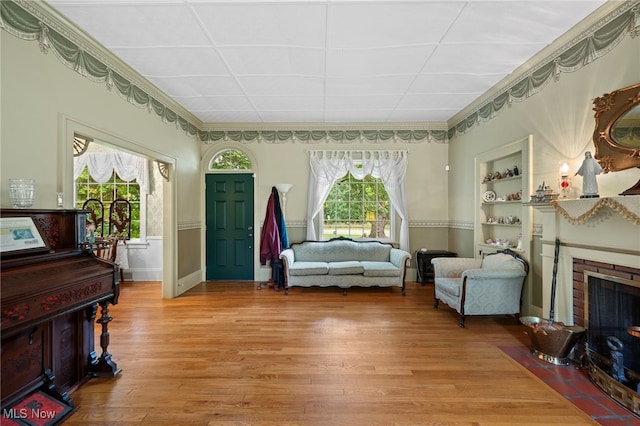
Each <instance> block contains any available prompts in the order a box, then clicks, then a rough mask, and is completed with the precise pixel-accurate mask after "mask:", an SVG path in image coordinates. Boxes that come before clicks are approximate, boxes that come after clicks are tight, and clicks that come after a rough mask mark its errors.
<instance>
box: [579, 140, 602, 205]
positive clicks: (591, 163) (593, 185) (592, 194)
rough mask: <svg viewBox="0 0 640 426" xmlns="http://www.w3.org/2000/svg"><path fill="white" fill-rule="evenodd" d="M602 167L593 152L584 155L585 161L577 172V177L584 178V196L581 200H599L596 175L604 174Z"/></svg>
mask: <svg viewBox="0 0 640 426" xmlns="http://www.w3.org/2000/svg"><path fill="white" fill-rule="evenodd" d="M602 172H603V170H602V167H600V163H598V162H597V161H596V159H595V158H593V157H592V156H591V151H587V152H585V153H584V161H583V162H582V165H581V166H580V168H579V169H578V171H577V172H576V175H580V176H582V195H581V196H580V198H597V197H599V195H598V182H597V181H596V175H599V174H600V173H602Z"/></svg>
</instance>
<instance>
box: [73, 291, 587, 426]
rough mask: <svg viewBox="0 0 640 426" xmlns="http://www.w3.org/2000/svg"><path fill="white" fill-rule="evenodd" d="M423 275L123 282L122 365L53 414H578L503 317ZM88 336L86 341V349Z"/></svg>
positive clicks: (217, 421)
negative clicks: (519, 349)
mask: <svg viewBox="0 0 640 426" xmlns="http://www.w3.org/2000/svg"><path fill="white" fill-rule="evenodd" d="M432 303H433V287H432V286H431V285H427V286H421V285H419V284H416V283H414V282H410V283H407V295H406V296H405V297H403V296H402V295H401V294H400V289H398V288H394V289H377V288H374V289H352V290H350V291H349V293H348V294H347V295H346V296H344V295H343V294H342V291H341V290H338V289H336V288H323V289H319V288H315V289H302V288H294V289H292V290H291V291H290V293H289V295H288V296H285V295H284V294H283V292H275V291H274V290H273V289H262V290H260V289H257V285H256V283H227V282H215V283H214V282H209V283H202V284H199V285H198V286H196V287H195V288H193V289H191V290H190V291H188V292H187V293H185V294H184V295H182V296H180V297H178V298H175V299H172V300H162V299H161V288H160V283H140V282H136V283H124V284H123V285H122V293H121V296H120V303H119V304H118V305H117V306H114V307H112V309H111V312H110V314H111V315H112V316H113V322H112V323H111V325H110V328H109V331H110V335H111V345H110V346H109V352H111V353H112V354H113V359H114V360H115V361H116V362H117V363H118V366H119V367H121V368H122V373H121V374H120V376H119V377H117V378H114V379H92V380H90V381H89V382H88V383H86V384H85V385H84V386H82V387H81V388H80V389H78V390H76V391H75V392H73V393H72V394H71V397H72V398H73V400H74V402H75V403H76V405H78V406H79V409H78V411H77V412H76V413H74V414H73V415H72V416H71V417H70V418H69V419H68V420H67V421H66V422H65V425H83V426H85V425H139V424H143V425H323V426H324V425H420V424H423V425H434V424H437V425H554V424H555V425H563V426H564V425H592V424H596V423H595V422H594V421H593V420H591V419H590V418H589V417H588V416H587V415H586V414H584V413H583V412H582V411H580V410H578V409H577V408H576V407H575V406H574V405H573V404H571V403H570V402H568V401H567V400H565V399H564V398H563V397H562V396H561V395H560V394H558V393H556V392H555V391H553V390H552V389H551V388H550V387H548V386H547V385H545V384H544V383H543V382H542V381H541V380H539V379H538V378H536V377H535V376H534V375H533V374H531V373H530V372H528V371H527V370H526V369H524V368H523V367H522V366H520V365H519V364H518V363H517V362H516V361H514V360H513V359H511V358H510V357H509V356H508V355H506V354H505V353H503V352H502V351H501V350H500V349H499V347H501V346H515V345H525V346H528V344H529V342H528V340H527V336H526V335H524V334H523V329H522V326H521V325H518V324H517V323H516V321H515V319H514V318H513V317H507V316H498V317H488V318H486V317H482V318H481V317H471V318H468V319H467V327H466V328H465V329H461V328H459V327H458V325H457V323H458V321H457V317H456V316H455V313H454V312H453V311H452V310H450V309H449V308H448V307H447V306H446V305H445V306H441V307H440V308H439V309H434V308H433V306H432ZM97 349H99V348H97Z"/></svg>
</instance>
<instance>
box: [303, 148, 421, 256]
mask: <svg viewBox="0 0 640 426" xmlns="http://www.w3.org/2000/svg"><path fill="white" fill-rule="evenodd" d="M407 154H408V151H406V150H394V151H373V150H372V151H337V150H336V151H309V161H310V164H311V173H310V176H309V199H308V201H307V239H308V240H315V239H316V230H315V227H314V226H313V220H314V219H315V218H316V217H317V216H318V215H319V214H320V211H321V210H322V206H323V205H324V202H325V201H326V199H327V197H328V196H329V192H331V188H332V187H333V184H334V183H335V182H336V181H337V180H338V179H340V178H342V177H343V176H345V175H346V174H347V173H351V174H352V175H353V177H355V178H356V179H363V178H364V177H365V176H367V175H371V176H373V177H374V178H379V179H380V180H382V183H383V185H384V189H385V190H386V191H387V193H388V194H389V198H390V199H391V204H392V206H393V208H394V210H395V211H396V213H397V214H398V216H399V217H400V219H401V223H400V238H399V243H400V248H401V249H403V250H407V251H408V250H409V218H408V215H407V199H406V196H405V185H404V181H405V175H406V171H407ZM359 166H360V167H359Z"/></svg>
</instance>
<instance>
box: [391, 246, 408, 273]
mask: <svg viewBox="0 0 640 426" xmlns="http://www.w3.org/2000/svg"><path fill="white" fill-rule="evenodd" d="M409 259H411V254H410V253H409V252H407V251H404V250H400V249H397V248H392V249H391V252H390V253H389V262H391V263H393V264H394V265H395V266H397V267H398V268H400V269H403V268H404V267H405V265H406V263H407V260H409Z"/></svg>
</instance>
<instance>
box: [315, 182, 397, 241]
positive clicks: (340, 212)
mask: <svg viewBox="0 0 640 426" xmlns="http://www.w3.org/2000/svg"><path fill="white" fill-rule="evenodd" d="M389 206H390V203H389V197H388V194H387V192H386V190H385V189H384V185H383V184H382V181H381V180H380V179H377V178H374V177H371V176H366V177H365V178H364V179H363V180H357V179H355V178H354V177H353V176H352V175H351V174H350V173H349V174H347V175H346V176H345V177H343V178H341V179H340V180H338V181H337V182H336V183H335V184H334V186H333V188H332V189H331V191H330V193H329V196H328V197H327V201H326V202H325V204H324V210H323V213H324V235H323V237H324V238H325V239H328V238H333V237H337V236H345V237H350V238H354V239H355V238H387V239H388V238H390V237H391V235H390V232H389V229H390V224H389Z"/></svg>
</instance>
